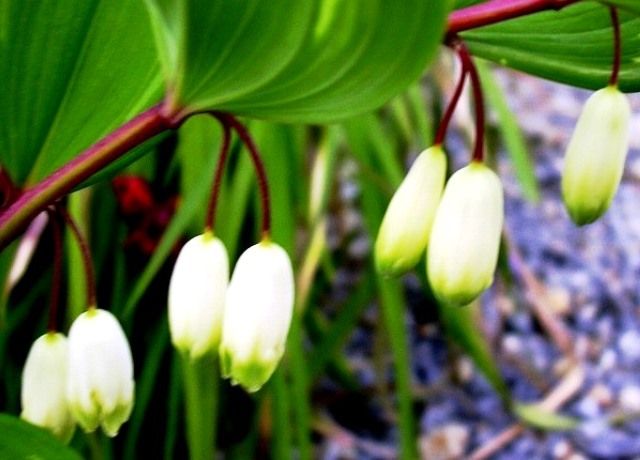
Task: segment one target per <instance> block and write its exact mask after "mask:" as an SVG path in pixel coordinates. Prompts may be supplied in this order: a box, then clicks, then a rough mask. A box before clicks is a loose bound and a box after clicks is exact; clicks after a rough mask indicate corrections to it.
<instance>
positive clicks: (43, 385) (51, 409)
mask: <svg viewBox="0 0 640 460" xmlns="http://www.w3.org/2000/svg"><path fill="white" fill-rule="evenodd" d="M67 352H68V348H67V339H66V337H65V336H64V335H62V334H60V333H55V332H49V333H47V334H45V335H43V336H41V337H40V338H38V339H37V340H36V341H35V342H34V343H33V345H32V346H31V350H29V355H28V356H27V362H26V363H25V365H24V371H23V372H22V393H21V400H22V413H21V414H20V416H21V417H22V418H23V419H24V420H26V421H28V422H30V423H33V424H34V425H38V426H41V427H43V428H46V429H48V430H50V431H51V432H53V434H55V435H56V436H57V437H58V438H60V439H61V440H62V441H63V442H65V443H67V442H69V440H70V439H71V436H73V432H74V430H75V427H76V421H75V420H74V418H73V416H72V415H71V412H70V411H69V406H68V405H67V397H66V393H65V392H66V385H67Z"/></svg>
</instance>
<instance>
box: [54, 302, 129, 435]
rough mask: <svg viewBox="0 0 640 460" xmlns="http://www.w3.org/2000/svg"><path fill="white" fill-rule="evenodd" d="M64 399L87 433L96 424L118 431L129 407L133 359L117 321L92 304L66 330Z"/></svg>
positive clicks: (95, 426) (115, 432)
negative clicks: (66, 362) (67, 368)
mask: <svg viewBox="0 0 640 460" xmlns="http://www.w3.org/2000/svg"><path fill="white" fill-rule="evenodd" d="M68 372H69V374H68V377H67V400H68V402H69V408H70V409H71V413H72V414H73V416H74V417H75V418H76V420H77V421H78V424H79V425H80V426H81V427H82V428H83V429H84V430H85V431H87V432H92V431H94V430H95V429H96V428H98V427H102V430H103V431H104V433H105V434H106V435H107V436H115V435H116V434H118V430H119V429H120V426H121V425H122V424H123V423H124V422H126V421H127V420H128V419H129V415H130V414H131V409H132V408H133V398H134V392H133V390H134V382H133V359H132V357H131V350H130V349H129V343H128V341H127V338H126V337H125V335H124V332H123V330H122V327H121V326H120V324H119V323H118V320H117V319H116V318H115V317H114V316H113V315H112V314H111V313H109V312H108V311H106V310H101V309H98V308H95V307H92V308H89V309H88V310H87V311H86V312H84V313H82V314H81V315H80V316H78V318H76V320H75V321H74V322H73V324H72V325H71V329H70V330H69V370H68Z"/></svg>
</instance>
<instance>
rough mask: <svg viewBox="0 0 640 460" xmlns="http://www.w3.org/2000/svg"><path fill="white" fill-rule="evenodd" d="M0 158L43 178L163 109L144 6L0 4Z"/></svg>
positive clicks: (66, 1) (134, 0)
mask: <svg viewBox="0 0 640 460" xmlns="http://www.w3.org/2000/svg"><path fill="white" fill-rule="evenodd" d="M0 75H1V76H2V84H1V85H0V120H2V123H0V159H1V162H2V165H3V167H5V168H7V170H8V171H9V173H10V174H11V177H12V178H13V180H14V181H15V182H16V183H18V184H22V183H24V182H25V181H28V182H29V183H33V182H35V181H38V180H40V179H42V178H43V177H44V176H46V175H47V174H49V173H51V172H52V171H53V170H54V169H56V168H58V167H60V166H62V165H63V164H64V163H66V162H67V161H69V160H70V159H71V158H73V157H74V156H75V155H77V154H78V152H80V151H82V150H83V149H85V148H87V147H89V146H90V145H91V144H93V143H94V142H95V141H96V140H98V139H99V138H101V137H102V136H104V135H106V134H108V133H109V132H110V131H112V130H113V129H115V128H116V127H118V126H119V125H121V124H122V123H123V122H125V121H127V120H129V119H130V118H132V117H133V116H134V115H135V114H137V113H139V112H140V111H141V110H142V109H144V108H146V107H148V106H149V105H150V104H151V103H152V102H155V101H157V100H159V98H160V94H161V93H160V91H161V83H162V80H161V78H160V75H159V67H158V64H157V58H156V55H155V51H154V48H153V39H152V37H151V32H150V27H149V23H148V20H147V13H146V11H145V9H144V6H143V5H142V4H141V2H140V1H138V0H121V1H117V2H101V1H98V0H86V1H82V2H80V3H79V2H77V1H75V0H59V1H44V2H27V3H25V2H23V1H21V0H2V1H0Z"/></svg>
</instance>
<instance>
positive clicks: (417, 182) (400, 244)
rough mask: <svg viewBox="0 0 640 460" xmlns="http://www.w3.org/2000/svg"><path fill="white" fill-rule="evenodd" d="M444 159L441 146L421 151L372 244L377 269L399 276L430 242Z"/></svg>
mask: <svg viewBox="0 0 640 460" xmlns="http://www.w3.org/2000/svg"><path fill="white" fill-rule="evenodd" d="M446 169H447V158H446V155H445V154H444V151H443V150H442V147H441V146H439V145H435V146H433V147H430V148H428V149H426V150H425V151H423V152H422V153H421V154H420V155H419V156H418V157H417V158H416V160H415V161H414V162H413V165H412V166H411V169H410V170H409V173H408V174H407V176H406V177H405V178H404V180H403V181H402V184H400V187H399V188H398V190H396V193H395V194H394V195H393V197H392V198H391V202H390V203H389V206H388V208H387V211H386V213H385V215H384V218H383V219H382V224H381V225H380V231H379V232H378V238H377V239H376V244H375V258H376V268H377V270H378V271H379V272H380V273H382V274H383V275H388V276H395V275H400V274H402V273H404V272H406V271H407V270H410V269H411V268H413V267H414V266H415V265H416V264H417V263H418V261H419V260H420V257H422V254H423V253H424V250H425V248H426V247H427V244H428V242H429V234H430V232H431V226H432V224H433V218H434V217H435V214H436V210H437V209H438V203H439V202H440V196H441V195H442V188H443V187H444V179H445V176H446Z"/></svg>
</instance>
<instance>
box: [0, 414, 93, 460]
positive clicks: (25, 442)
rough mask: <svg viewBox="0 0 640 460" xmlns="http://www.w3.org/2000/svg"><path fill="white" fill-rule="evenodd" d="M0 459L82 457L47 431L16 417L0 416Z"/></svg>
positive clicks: (48, 459) (68, 459)
mask: <svg viewBox="0 0 640 460" xmlns="http://www.w3.org/2000/svg"><path fill="white" fill-rule="evenodd" d="M0 458H4V459H7V460H11V459H26V458H33V459H41V460H80V459H81V458H82V457H80V455H78V453H77V452H76V451H75V450H73V449H71V448H69V447H66V446H65V445H64V444H62V443H61V442H60V441H59V440H58V439H57V438H56V437H54V436H53V435H52V434H50V433H49V432H48V431H46V430H44V429H42V428H39V427H36V426H34V425H31V424H30V423H27V422H24V421H22V420H20V419H19V418H17V417H13V416H11V415H7V414H0Z"/></svg>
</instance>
